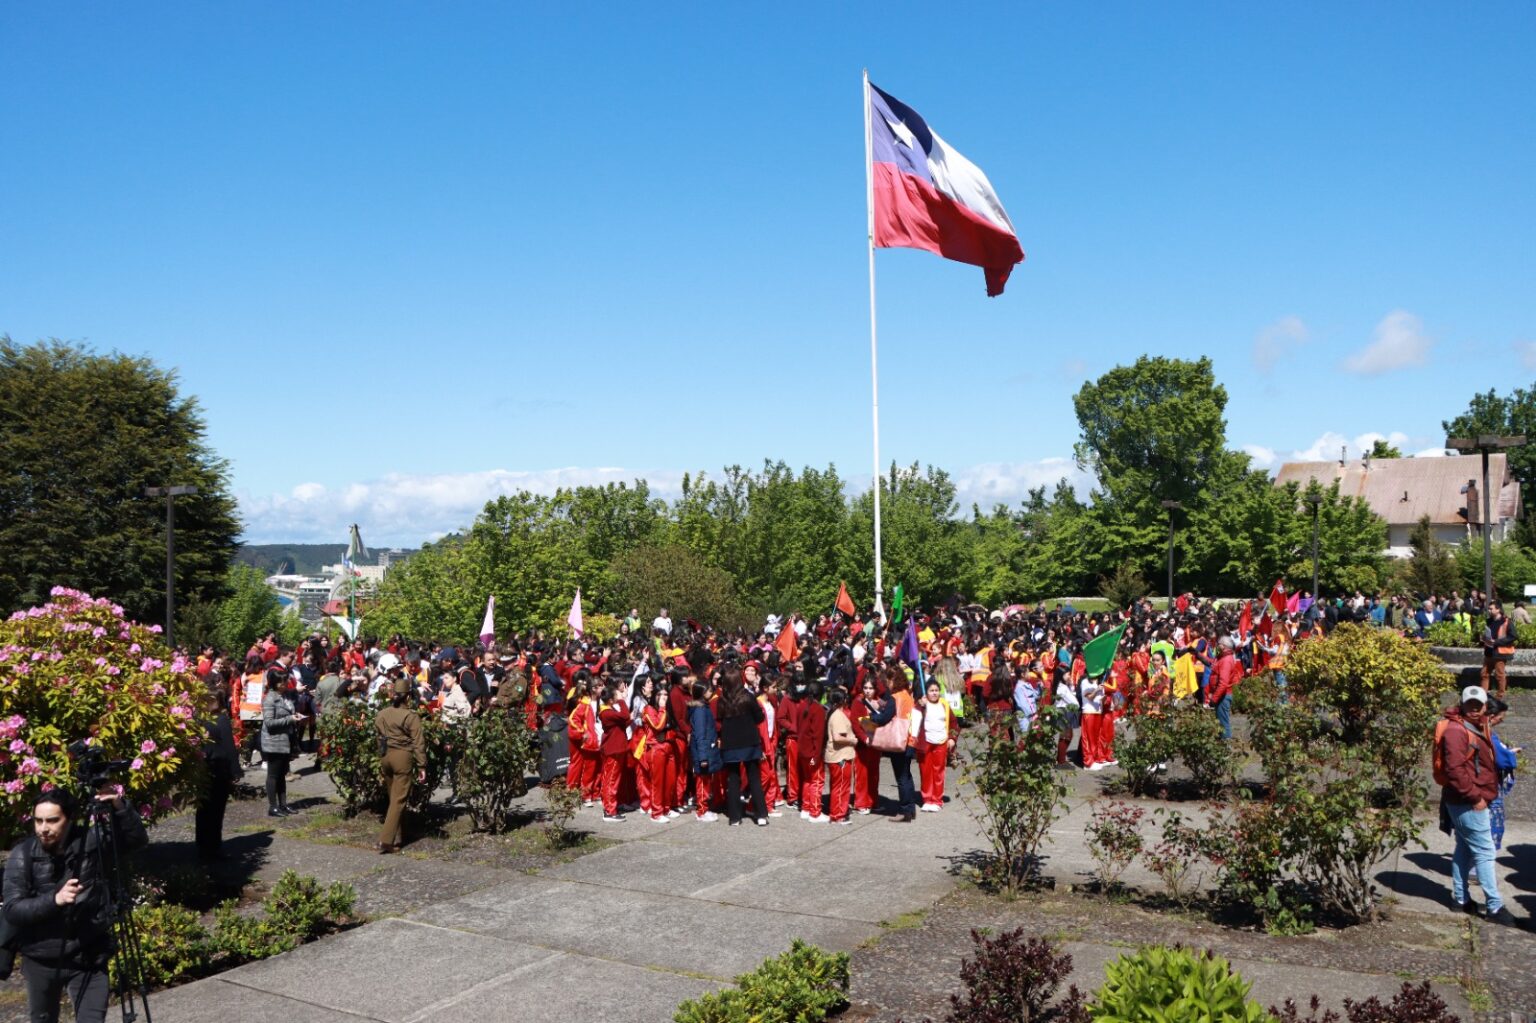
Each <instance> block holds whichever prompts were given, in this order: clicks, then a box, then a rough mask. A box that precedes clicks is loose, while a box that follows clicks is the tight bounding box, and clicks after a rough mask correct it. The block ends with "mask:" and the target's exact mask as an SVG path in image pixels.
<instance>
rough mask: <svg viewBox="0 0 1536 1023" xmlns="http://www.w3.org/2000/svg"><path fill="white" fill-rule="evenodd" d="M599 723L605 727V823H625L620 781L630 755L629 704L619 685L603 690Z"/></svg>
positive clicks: (612, 683) (613, 683)
mask: <svg viewBox="0 0 1536 1023" xmlns="http://www.w3.org/2000/svg"><path fill="white" fill-rule="evenodd" d="M598 720H599V721H601V722H602V725H603V738H602V755H603V782H602V794H603V820H605V821H622V820H623V819H624V815H623V814H621V813H619V780H620V779H621V778H622V777H623V775H624V759H625V758H626V757H628V756H629V724H630V718H629V705H628V704H627V703H625V702H624V697H623V696H622V694H621V693H620V686H619V684H618V683H616V682H610V683H608V685H606V686H604V687H603V696H602V706H601V709H600V710H599V711H598Z"/></svg>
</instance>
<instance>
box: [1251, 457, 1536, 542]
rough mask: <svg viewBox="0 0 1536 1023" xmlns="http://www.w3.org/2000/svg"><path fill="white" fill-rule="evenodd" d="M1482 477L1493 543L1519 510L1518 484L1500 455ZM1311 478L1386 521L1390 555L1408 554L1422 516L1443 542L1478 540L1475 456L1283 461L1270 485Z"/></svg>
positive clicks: (1479, 464) (1478, 460) (1479, 472)
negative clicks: (1489, 493) (1489, 492)
mask: <svg viewBox="0 0 1536 1023" xmlns="http://www.w3.org/2000/svg"><path fill="white" fill-rule="evenodd" d="M1488 479H1489V481H1490V483H1491V488H1492V489H1493V491H1494V497H1493V515H1492V519H1493V539H1494V540H1495V541H1498V540H1503V539H1505V538H1506V537H1507V536H1509V534H1510V532H1511V531H1512V530H1513V529H1514V524H1515V520H1516V519H1518V518H1519V517H1520V513H1521V511H1522V506H1521V503H1520V502H1521V495H1520V484H1519V482H1518V481H1517V480H1516V479H1515V478H1514V477H1513V476H1511V475H1510V472H1509V459H1507V458H1506V457H1505V456H1504V455H1503V454H1502V453H1500V454H1494V455H1491V456H1490V457H1489V459H1488ZM1311 480H1317V481H1318V482H1319V483H1321V484H1322V485H1323V486H1325V487H1328V486H1332V485H1333V482H1334V481H1335V480H1337V481H1338V482H1339V493H1340V494H1342V495H1344V496H1346V497H1358V498H1361V499H1363V500H1364V501H1365V503H1366V504H1368V505H1369V506H1370V508H1371V510H1372V511H1373V512H1375V513H1376V514H1377V515H1380V516H1381V517H1382V518H1384V519H1386V520H1387V554H1388V555H1389V556H1391V557H1394V558H1406V557H1408V556H1409V554H1410V553H1411V548H1409V546H1408V537H1409V534H1411V533H1412V532H1413V528H1414V527H1415V526H1417V525H1418V524H1419V520H1420V519H1422V518H1423V517H1424V516H1426V515H1428V516H1429V524H1430V528H1431V529H1433V530H1434V533H1435V536H1436V537H1437V538H1438V539H1440V540H1441V541H1443V542H1444V543H1447V544H1451V545H1453V546H1456V545H1460V544H1463V543H1467V542H1468V541H1469V540H1478V539H1480V538H1481V537H1482V518H1483V496H1482V494H1481V493H1480V492H1479V491H1480V490H1481V488H1482V484H1483V461H1482V456H1481V455H1465V456H1451V455H1447V456H1446V457H1444V458H1377V459H1370V458H1364V459H1339V460H1337V461H1332V462H1286V463H1285V464H1284V465H1282V466H1281V467H1280V471H1279V473H1277V474H1276V475H1275V485H1276V486H1283V485H1285V484H1286V483H1296V484H1298V485H1300V486H1301V488H1302V489H1303V490H1305V489H1306V487H1307V484H1308V483H1309V482H1310V481H1311Z"/></svg>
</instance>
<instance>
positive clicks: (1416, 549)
mask: <svg viewBox="0 0 1536 1023" xmlns="http://www.w3.org/2000/svg"><path fill="white" fill-rule="evenodd" d="M1408 546H1409V547H1410V548H1411V549H1412V551H1413V553H1412V554H1410V555H1409V557H1408V564H1407V567H1406V568H1404V569H1403V580H1404V582H1405V583H1406V584H1407V586H1408V588H1409V589H1410V590H1412V591H1413V593H1415V594H1416V595H1418V596H1421V597H1430V596H1434V595H1435V594H1446V593H1450V592H1451V591H1452V590H1454V589H1456V588H1457V587H1458V586H1459V585H1460V578H1459V577H1460V573H1459V572H1458V571H1457V570H1456V561H1455V559H1454V558H1452V557H1451V552H1450V549H1449V548H1448V547H1446V545H1445V544H1444V543H1442V542H1441V541H1440V540H1439V539H1438V538H1437V537H1436V536H1435V529H1434V526H1432V525H1430V522H1429V516H1428V515H1426V516H1424V517H1423V518H1422V519H1420V520H1419V521H1418V524H1417V525H1415V526H1414V527H1413V532H1412V533H1410V534H1408ZM1478 577H1479V578H1481V577H1482V566H1481V565H1479V566H1478Z"/></svg>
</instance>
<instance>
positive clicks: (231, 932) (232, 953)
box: [213, 899, 299, 966]
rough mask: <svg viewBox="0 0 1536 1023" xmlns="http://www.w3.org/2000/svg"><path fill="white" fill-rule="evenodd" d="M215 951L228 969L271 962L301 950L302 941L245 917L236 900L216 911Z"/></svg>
mask: <svg viewBox="0 0 1536 1023" xmlns="http://www.w3.org/2000/svg"><path fill="white" fill-rule="evenodd" d="M213 947H214V948H215V949H216V950H217V951H218V953H219V955H221V956H223V957H224V959H225V962H226V963H227V965H229V966H238V965H239V964H240V963H248V962H252V961H254V960H257V959H270V958H271V957H272V956H275V955H282V954H283V953H284V952H291V951H292V950H293V949H296V948H298V947H299V939H298V936H297V935H295V934H290V933H287V932H285V931H282V930H279V929H278V928H276V927H274V926H273V925H272V924H271V922H270V921H268V920H266V919H265V918H263V917H258V916H247V915H243V914H241V913H240V911H239V906H238V904H237V903H236V902H235V900H233V899H231V900H229V901H228V902H225V903H221V904H220V905H219V907H218V908H217V909H215V910H214V911H213Z"/></svg>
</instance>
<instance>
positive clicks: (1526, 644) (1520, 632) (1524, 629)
mask: <svg viewBox="0 0 1536 1023" xmlns="http://www.w3.org/2000/svg"><path fill="white" fill-rule="evenodd" d="M1515 646H1516V647H1518V648H1519V649H1521V650H1530V649H1531V648H1532V647H1536V622H1532V623H1531V624H1529V625H1522V624H1521V623H1519V622H1516V623H1515Z"/></svg>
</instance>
